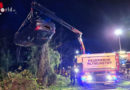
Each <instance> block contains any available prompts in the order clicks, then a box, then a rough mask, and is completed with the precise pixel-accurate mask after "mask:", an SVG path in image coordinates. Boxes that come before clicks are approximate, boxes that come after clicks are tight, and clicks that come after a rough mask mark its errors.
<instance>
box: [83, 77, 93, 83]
mask: <svg viewBox="0 0 130 90" xmlns="http://www.w3.org/2000/svg"><path fill="white" fill-rule="evenodd" d="M81 80H82V81H83V82H91V81H92V80H93V77H92V75H86V76H82V77H81Z"/></svg>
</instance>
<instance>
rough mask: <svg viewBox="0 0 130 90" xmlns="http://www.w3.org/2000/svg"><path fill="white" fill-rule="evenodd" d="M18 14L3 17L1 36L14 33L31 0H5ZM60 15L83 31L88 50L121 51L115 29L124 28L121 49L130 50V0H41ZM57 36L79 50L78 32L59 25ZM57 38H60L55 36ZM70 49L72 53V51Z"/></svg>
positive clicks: (40, 0) (23, 17)
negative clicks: (74, 32)
mask: <svg viewBox="0 0 130 90" xmlns="http://www.w3.org/2000/svg"><path fill="white" fill-rule="evenodd" d="M3 2H4V6H5V7H9V6H12V7H13V8H14V9H16V11H17V14H12V13H4V14H3V15H1V16H0V38H2V37H9V36H13V35H14V33H15V32H16V31H17V30H18V28H19V26H20V25H21V23H22V21H23V20H24V19H25V17H26V16H27V14H28V12H29V10H30V3H31V0H4V1H3ZM38 2H39V3H40V4H42V5H43V6H45V7H47V8H48V9H50V10H51V11H53V12H55V13H56V15H57V16H59V17H60V18H62V19H63V20H65V21H66V22H67V23H69V24H71V25H72V26H74V27H76V28H77V29H79V30H80V31H82V32H83V40H84V43H85V47H86V52H92V53H101V52H113V51H117V50H119V45H118V38H117V37H116V36H115V35H114V30H115V29H116V28H122V29H123V32H124V33H123V35H122V36H121V44H122V49H124V50H127V51H130V47H129V46H130V1H129V0H38ZM56 26H57V27H56V28H57V30H56V32H57V33H56V34H55V36H54V38H56V37H57V36H58V35H59V34H60V35H59V36H60V38H59V40H61V42H62V43H63V44H62V47H63V49H65V48H64V47H66V49H68V47H70V49H72V51H74V50H75V49H80V48H79V44H78V41H77V39H76V36H75V34H73V33H72V32H71V31H69V30H67V29H66V28H64V27H62V26H60V25H56ZM56 40H57V39H56ZM72 51H70V52H69V53H72Z"/></svg>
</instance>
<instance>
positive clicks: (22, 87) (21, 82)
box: [0, 70, 43, 90]
mask: <svg viewBox="0 0 130 90" xmlns="http://www.w3.org/2000/svg"><path fill="white" fill-rule="evenodd" d="M0 86H1V87H0V88H3V89H4V90H39V89H40V88H43V87H42V86H40V85H39V84H38V83H37V78H35V77H34V76H33V75H32V74H31V73H30V72H29V71H28V70H24V71H22V72H20V73H17V72H16V73H12V72H9V73H8V76H7V77H6V78H5V79H3V81H2V82H0Z"/></svg>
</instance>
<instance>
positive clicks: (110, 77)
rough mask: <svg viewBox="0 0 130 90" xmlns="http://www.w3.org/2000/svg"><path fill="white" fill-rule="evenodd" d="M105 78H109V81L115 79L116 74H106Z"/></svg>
mask: <svg viewBox="0 0 130 90" xmlns="http://www.w3.org/2000/svg"><path fill="white" fill-rule="evenodd" d="M106 78H107V80H109V81H112V80H117V76H116V75H107V76H106Z"/></svg>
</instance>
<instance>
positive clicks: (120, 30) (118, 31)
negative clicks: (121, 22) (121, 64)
mask: <svg viewBox="0 0 130 90" xmlns="http://www.w3.org/2000/svg"><path fill="white" fill-rule="evenodd" d="M122 33H123V31H122V29H116V30H115V35H116V36H118V39H119V48H120V51H121V40H120V36H121V35H122Z"/></svg>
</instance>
